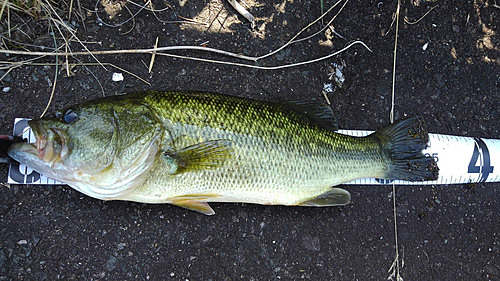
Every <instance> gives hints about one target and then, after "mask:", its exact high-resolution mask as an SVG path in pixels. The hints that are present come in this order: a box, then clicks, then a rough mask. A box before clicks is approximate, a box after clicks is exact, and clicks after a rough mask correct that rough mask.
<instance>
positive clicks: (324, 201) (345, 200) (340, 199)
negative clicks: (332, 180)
mask: <svg viewBox="0 0 500 281" xmlns="http://www.w3.org/2000/svg"><path fill="white" fill-rule="evenodd" d="M349 202H351V194H350V193H349V192H348V191H347V190H345V189H342V188H332V189H331V190H329V191H327V192H325V193H323V194H321V195H318V196H316V197H314V198H312V199H310V200H307V201H304V202H302V203H300V204H298V205H299V206H308V207H328V206H339V205H346V204H349Z"/></svg>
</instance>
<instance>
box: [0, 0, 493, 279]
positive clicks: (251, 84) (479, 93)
mask: <svg viewBox="0 0 500 281" xmlns="http://www.w3.org/2000/svg"><path fill="white" fill-rule="evenodd" d="M137 2H138V3H144V2H143V1H137ZM78 3H79V5H77V2H75V6H74V7H73V8H74V9H75V11H77V13H80V14H81V15H83V16H84V17H85V19H84V20H82V17H81V16H78V15H77V14H76V13H75V14H73V15H72V17H71V19H69V21H68V22H69V24H71V25H72V26H73V27H74V28H75V30H76V35H77V36H78V38H79V39H80V40H81V41H82V42H84V43H85V45H86V46H87V48H88V49H91V50H109V49H132V48H141V49H142V48H151V47H152V46H153V45H154V44H155V41H156V38H158V46H160V47H161V46H178V45H195V46H200V45H203V46H207V47H211V48H217V49H221V50H225V51H230V52H234V53H242V54H244V55H248V56H259V55H263V54H266V53H269V52H270V51H272V50H275V49H277V48H279V47H280V46H282V45H283V44H284V43H286V42H287V41H288V40H289V39H290V38H291V37H292V36H293V35H294V34H296V33H297V32H298V31H300V30H301V29H302V28H303V27H305V26H306V25H307V24H308V23H309V22H311V21H312V20H314V19H316V18H317V17H319V16H320V15H321V10H320V5H319V1H305V0H279V1H277V0H273V1H252V0H247V1H246V3H247V4H248V6H249V11H250V12H251V13H252V14H253V15H254V16H255V17H256V27H255V29H251V27H250V24H249V23H248V21H246V20H245V19H244V18H243V17H242V16H240V15H238V14H237V13H236V12H235V10H234V9H233V8H232V7H231V6H230V5H229V4H227V2H225V1H224V2H221V1H215V0H214V1H209V0H206V1H200V0H196V1H186V0H180V1H177V0H174V1H169V2H168V3H169V6H167V4H165V3H166V2H162V1H157V0H154V1H152V3H153V4H154V7H155V8H156V9H158V10H160V9H163V8H165V7H167V9H163V10H161V11H157V12H155V13H153V12H151V11H148V10H145V9H144V10H141V11H139V8H137V6H134V5H132V4H130V3H129V4H124V2H106V1H104V2H99V3H97V4H96V2H94V1H89V0H83V1H81V2H78ZM102 3H104V4H105V5H106V7H107V9H104V6H103V5H104V4H102ZM120 3H121V4H120ZM334 3H335V1H329V0H325V1H324V6H325V10H326V9H327V8H329V7H331V6H332V5H333V4H334ZM499 4H500V3H499ZM495 5H496V3H495V1H493V0H490V1H485V0H475V1H437V0H436V1H419V0H415V1H406V2H404V3H403V4H402V7H401V19H400V25H399V41H398V43H399V44H398V57H397V58H398V61H397V75H396V79H397V83H396V88H395V93H396V94H395V117H396V119H398V118H403V117H405V116H412V115H417V114H418V115H419V116H421V117H422V119H423V120H425V122H426V123H427V128H428V130H429V131H430V132H435V133H441V134H451V135H463V136H475V137H483V138H497V139H498V138H500V132H499V130H500V125H499V123H498V120H499V117H500V116H499V106H500V95H499V94H500V87H499V83H500V42H499V41H500V40H499V38H500V37H499V36H498V24H499V23H500V21H499V20H498V19H499V18H500V17H499V14H500V8H498V6H495ZM396 6H397V1H385V0H382V1H351V2H348V3H347V4H346V6H345V8H344V10H343V11H342V12H341V13H340V14H339V15H338V17H337V18H336V19H335V21H334V22H333V26H334V31H335V32H333V31H332V30H331V29H330V30H326V31H323V32H321V33H320V34H319V35H317V36H316V37H312V38H310V39H308V40H305V41H303V42H300V43H297V44H293V45H291V46H290V47H288V48H286V49H284V50H283V51H281V52H279V53H278V54H276V55H275V56H272V57H270V58H267V59H264V60H261V61H259V62H257V63H253V62H246V63H248V64H251V65H263V66H277V65H284V64H290V63H296V62H300V61H304V60H308V59H313V58H317V57H321V56H324V55H328V54H330V53H332V52H334V51H336V50H339V49H341V48H343V47H345V46H346V45H347V44H348V43H349V42H352V41H354V40H362V41H363V42H364V43H366V44H367V45H368V46H369V47H370V48H371V50H372V52H369V51H368V50H366V49H365V48H363V47H362V46H361V45H355V46H353V47H352V48H351V49H349V50H347V51H346V52H344V53H342V54H340V55H338V56H334V57H332V58H330V59H327V60H323V61H320V62H316V63H312V64H308V65H303V66H297V67H292V68H286V69H280V70H257V69H252V68H245V67H238V66H229V65H222V64H214V63H206V62H200V61H192V60H185V59H178V58H171V57H165V56H160V55H157V56H156V58H155V62H154V65H153V68H152V71H151V73H148V66H149V63H150V60H151V55H149V54H127V55H100V56H97V59H98V60H99V61H100V62H102V63H111V64H113V65H115V66H117V67H120V68H123V69H125V70H127V71H129V72H131V73H133V74H135V75H137V76H139V77H141V78H143V79H145V80H147V82H149V83H150V85H148V84H146V83H144V82H143V81H141V80H140V79H137V78H136V77H134V76H133V75H131V74H128V73H126V72H124V71H122V70H119V69H117V68H114V67H113V66H111V65H106V66H105V68H104V67H102V66H99V65H86V66H82V65H77V66H75V67H74V68H70V71H71V75H70V77H68V76H67V73H66V70H65V69H64V68H63V67H61V66H60V67H59V68H58V78H57V83H56V87H55V96H54V99H53V101H52V104H51V106H50V109H49V112H52V111H55V110H56V109H57V108H60V107H63V106H67V105H70V104H74V103H78V102H81V101H84V100H89V99H92V98H96V97H101V96H103V95H106V96H108V95H114V94H117V93H121V92H132V91H137V90H203V91H210V92H221V93H226V94H230V95H236V96H244V97H251V98H255V99H262V100H272V101H281V100H317V101H318V103H324V102H325V98H324V96H323V94H322V91H323V89H324V86H325V84H330V83H331V84H332V87H333V92H331V93H328V98H329V100H330V102H331V106H332V108H333V110H334V112H335V114H336V115H337V116H338V119H339V125H340V127H341V128H347V129H377V128H379V127H381V126H382V125H384V124H388V123H389V111H390V107H391V79H392V78H391V77H392V72H391V70H392V64H393V48H394V32H395V29H394V27H392V28H391V22H392V16H393V13H394V12H395V11H396ZM55 7H59V8H61V9H65V6H64V4H63V3H60V4H59V5H55ZM94 7H96V8H97V11H98V12H97V13H95V12H94V10H95V9H94ZM433 7H435V8H434V9H433V10H432V11H430V9H431V8H433ZM127 8H128V9H129V10H130V12H131V13H136V12H137V15H136V16H135V18H134V20H133V21H132V20H131V21H128V22H126V23H124V24H122V25H120V26H113V25H116V24H119V23H120V22H123V21H125V20H126V19H127V18H129V17H130V14H129V12H128V11H127ZM337 11H338V9H335V10H333V11H332V15H333V13H336V12H337ZM428 11H430V12H429V13H428V14H426V13H427V12H428ZM424 15H425V17H423V19H421V20H420V21H418V20H419V18H421V17H422V16H424ZM178 16H182V17H185V18H188V19H194V20H196V21H198V22H202V23H208V24H203V25H201V24H194V23H182V24H180V23H166V22H164V21H180V20H182V19H180V18H179V17H178ZM61 17H63V19H64V20H68V17H67V15H66V14H65V13H63V12H61ZM99 18H100V19H101V20H99ZM326 18H327V20H325V23H326V22H327V21H328V19H330V18H331V15H329V16H327V17H326ZM405 18H406V19H407V22H408V23H405V21H404V19H405ZM11 21H12V22H11V24H12V26H14V25H18V26H20V27H19V28H18V29H16V30H13V31H12V37H11V39H12V40H15V41H11V42H9V41H8V40H6V39H5V38H7V37H8V30H7V26H6V24H5V19H4V18H3V19H2V22H3V24H2V30H1V36H2V38H3V42H4V44H6V45H7V46H8V47H9V49H12V50H31V51H50V50H51V49H50V48H53V47H54V39H53V38H52V37H51V36H50V32H52V31H51V29H50V26H49V25H48V24H47V21H46V20H43V19H39V20H38V21H34V20H30V18H29V17H27V16H22V17H18V16H11ZM23 21H24V22H26V24H25V25H23ZM416 21H418V22H417V23H415V22H416ZM52 26H53V30H54V31H53V32H55V34H56V35H57V36H58V37H59V39H57V40H56V43H57V46H61V45H62V43H63V41H62V40H60V35H59V33H58V31H57V29H56V27H54V25H52ZM321 26H322V25H321V24H318V25H315V26H314V27H312V28H311V29H310V30H307V31H306V32H305V35H311V34H313V33H314V32H315V31H317V30H319V28H320V27H321ZM386 32H388V34H387V35H385V33H386ZM63 33H64V34H66V36H69V35H68V33H67V32H65V31H63ZM336 33H337V34H336ZM305 35H304V36H305ZM304 36H302V37H301V38H303V37H304ZM18 42H24V43H30V44H34V45H44V46H46V47H47V48H46V49H41V48H37V47H35V46H28V45H24V46H23V44H20V43H18ZM70 47H71V50H72V51H80V50H83V48H82V46H81V45H80V44H79V42H77V41H75V40H73V41H72V42H71V44H70ZM171 53H172V54H177V55H187V56H197V57H203V58H212V59H219V60H225V61H232V62H239V63H245V61H242V60H237V59H231V58H228V57H224V56H221V55H214V54H207V53H203V52H199V51H186V50H184V51H175V52H171ZM0 56H1V57H2V60H3V61H21V60H26V59H28V58H31V57H28V56H19V55H9V56H6V55H5V54H1V55H0ZM58 60H59V61H65V60H66V58H65V57H63V56H59V57H58ZM37 62H40V63H54V62H55V58H54V57H46V58H40V59H39V60H37ZM78 62H80V63H81V62H86V63H95V62H96V60H95V59H93V58H92V57H91V56H88V55H86V56H77V57H74V58H71V57H70V58H69V63H78ZM339 66H341V68H342V69H341V70H340V69H339ZM335 69H339V70H340V72H341V73H342V74H343V78H345V81H340V80H341V79H337V80H335V79H332V80H331V79H330V78H331V77H332V75H331V73H332V72H335ZM55 70H56V69H55V66H54V65H25V66H22V67H19V68H16V69H13V70H12V71H10V72H9V73H7V75H5V77H4V78H3V80H2V81H1V82H0V86H2V88H3V89H4V91H3V92H1V93H0V96H1V99H0V125H1V127H0V128H1V129H0V134H8V133H10V132H11V131H12V125H13V120H14V118H15V117H37V116H39V115H40V114H41V113H42V111H43V110H44V107H45V105H46V103H47V102H48V100H49V96H50V93H51V89H52V85H53V83H54V82H55V81H54V73H55ZM114 72H120V73H123V75H124V80H123V81H121V82H114V81H112V79H111V78H112V75H113V73H114ZM5 73H6V69H4V70H3V72H2V73H0V74H1V75H3V74H5ZM1 75H0V76H1ZM334 76H336V75H334ZM333 78H334V77H333ZM498 168H500V167H498ZM7 170H8V167H7V165H2V166H0V182H2V185H1V187H0V188H1V192H0V280H56V279H57V280H59V279H60V280H104V279H109V280H133V279H138V280H165V279H171V280H274V279H283V280H295V279H312V280H328V279H333V280H368V279H373V280H385V279H387V278H388V277H389V273H388V270H389V268H390V267H391V264H392V263H393V260H394V257H395V243H394V240H395V237H394V222H393V208H392V204H393V203H392V197H391V194H392V187H391V186H345V188H346V189H348V190H349V191H350V192H351V194H352V203H351V204H350V205H347V206H344V207H339V208H300V207H280V206H260V205H251V204H213V208H214V210H215V211H216V215H214V216H210V217H209V216H204V215H202V214H199V213H195V212H191V211H188V210H185V209H181V208H178V207H175V206H170V205H146V204H137V203H131V202H103V201H98V200H95V199H92V198H90V197H87V196H84V195H82V194H80V193H78V192H76V191H74V190H72V189H71V188H69V187H67V186H37V185H28V186H21V185H11V186H9V185H7V184H5V182H6V179H7ZM499 187H500V183H488V184H469V185H438V186H406V187H405V186H398V187H397V193H396V194H397V195H396V198H397V221H398V230H399V235H398V238H399V249H400V255H401V259H402V260H403V261H404V264H401V268H400V272H401V277H403V278H404V279H405V280H500V266H499V264H500V230H499V228H500V216H499V213H500V195H499V192H498V188H499Z"/></svg>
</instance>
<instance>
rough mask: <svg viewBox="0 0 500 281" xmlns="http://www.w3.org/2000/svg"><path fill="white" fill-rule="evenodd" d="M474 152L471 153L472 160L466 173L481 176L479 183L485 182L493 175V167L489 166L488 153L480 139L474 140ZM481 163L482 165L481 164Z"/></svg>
mask: <svg viewBox="0 0 500 281" xmlns="http://www.w3.org/2000/svg"><path fill="white" fill-rule="evenodd" d="M474 142H475V143H474V152H472V158H471V159H470V162H469V167H468V169H467V172H468V173H470V174H481V178H480V179H479V181H480V182H485V181H486V179H487V178H488V175H489V174H490V173H493V168H494V167H493V166H491V160H490V152H489V150H488V147H487V146H486V143H484V141H483V140H482V139H479V138H474ZM479 156H482V161H479V166H477V165H476V163H477V162H478V161H477V160H478V159H479ZM481 162H482V163H481Z"/></svg>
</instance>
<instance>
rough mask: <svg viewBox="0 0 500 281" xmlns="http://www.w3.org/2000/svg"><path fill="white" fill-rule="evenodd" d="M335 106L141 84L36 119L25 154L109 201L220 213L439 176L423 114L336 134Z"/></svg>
mask: <svg viewBox="0 0 500 281" xmlns="http://www.w3.org/2000/svg"><path fill="white" fill-rule="evenodd" d="M332 116H333V114H332V111H331V109H330V108H329V107H327V106H318V105H314V104H312V103H311V102H288V103H274V102H263V101H256V100H249V99H245V98H238V97H231V96H227V95H222V94H210V93H200V92H138V93H131V94H125V95H119V96H113V97H107V98H101V99H96V100H92V101H89V102H85V103H83V104H80V105H75V106H71V107H69V108H66V109H64V110H62V111H58V112H56V113H55V114H53V115H52V116H49V117H45V118H42V119H35V120H32V121H30V122H29V125H30V126H31V128H32V130H33V132H34V134H35V137H36V143H35V144H28V143H15V144H12V145H11V146H10V148H9V151H8V155H9V156H10V157H12V158H14V159H16V160H17V161H19V162H20V163H23V164H26V165H27V166H29V167H31V168H32V169H34V170H36V171H38V172H40V173H43V174H45V175H47V176H49V177H51V178H53V179H55V180H59V181H61V182H64V183H66V184H68V185H70V186H71V187H73V188H74V189H76V190H78V191H80V192H82V193H84V194H86V195H89V196H91V197H94V198H98V199H103V200H128V201H136V202H143V203H170V204H174V205H177V206H181V207H184V208H188V209H191V210H196V211H199V212H202V213H204V214H207V215H210V214H214V211H213V210H212V208H211V207H210V206H209V205H208V203H207V202H247V203H256V204H278V205H298V206H318V207H322V206H335V205H344V204H347V203H349V202H350V194H349V192H347V191H346V190H344V189H341V188H335V187H333V186H336V185H339V184H341V183H344V182H348V181H351V180H355V179H360V178H367V177H375V178H380V179H388V180H395V179H402V180H411V181H421V180H434V179H436V178H437V175H438V168H437V165H436V163H435V162H434V160H433V159H432V158H430V157H425V156H424V155H423V154H422V150H423V149H424V148H425V147H426V146H427V140H428V136H427V133H426V132H425V131H423V130H422V129H421V128H420V124H419V121H418V120H417V119H416V118H412V119H407V120H403V121H399V122H396V123H394V124H391V125H390V126H388V127H386V128H383V129H381V130H379V131H377V132H375V133H373V134H371V135H369V136H367V137H351V136H346V135H342V134H338V133H335V132H334V131H335V130H336V128H335V126H336V125H335V124H334V123H333V121H332Z"/></svg>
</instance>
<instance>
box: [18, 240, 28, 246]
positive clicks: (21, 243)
mask: <svg viewBox="0 0 500 281" xmlns="http://www.w3.org/2000/svg"><path fill="white" fill-rule="evenodd" d="M17 244H19V245H26V244H28V241H26V240H24V239H23V240H19V241H18V242H17Z"/></svg>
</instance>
